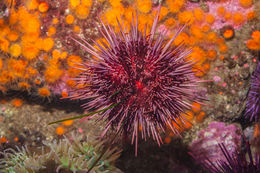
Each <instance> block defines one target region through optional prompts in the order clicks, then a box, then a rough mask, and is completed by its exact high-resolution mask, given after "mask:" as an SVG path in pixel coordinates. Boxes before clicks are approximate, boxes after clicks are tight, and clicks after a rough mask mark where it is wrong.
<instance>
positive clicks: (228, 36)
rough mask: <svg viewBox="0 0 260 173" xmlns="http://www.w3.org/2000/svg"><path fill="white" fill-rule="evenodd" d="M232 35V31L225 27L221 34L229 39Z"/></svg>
mask: <svg viewBox="0 0 260 173" xmlns="http://www.w3.org/2000/svg"><path fill="white" fill-rule="evenodd" d="M233 35H234V31H233V30H232V29H227V30H226V31H225V32H224V33H223V36H224V37H225V38H226V39H229V38H231V37H233Z"/></svg>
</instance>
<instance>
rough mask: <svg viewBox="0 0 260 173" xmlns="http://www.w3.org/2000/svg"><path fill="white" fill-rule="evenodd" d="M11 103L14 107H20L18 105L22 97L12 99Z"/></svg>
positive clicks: (20, 103) (20, 104) (21, 102)
mask: <svg viewBox="0 0 260 173" xmlns="http://www.w3.org/2000/svg"><path fill="white" fill-rule="evenodd" d="M12 104H13V105H14V106H15V107H20V106H22V104H23V101H22V99H13V100H12Z"/></svg>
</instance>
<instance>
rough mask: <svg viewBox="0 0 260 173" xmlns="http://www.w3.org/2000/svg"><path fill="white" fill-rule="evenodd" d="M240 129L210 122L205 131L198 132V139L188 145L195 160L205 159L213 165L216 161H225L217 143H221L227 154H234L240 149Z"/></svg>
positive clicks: (222, 123) (232, 125)
mask: <svg viewBox="0 0 260 173" xmlns="http://www.w3.org/2000/svg"><path fill="white" fill-rule="evenodd" d="M240 141H241V129H240V128H239V127H238V126H236V125H234V124H231V125H225V123H224V122H216V121H214V122H211V123H210V124H209V125H208V127H207V128H206V129H203V130H201V131H199V132H198V139H196V140H194V141H193V142H192V144H191V145H190V149H191V151H192V153H193V155H195V156H196V158H197V160H199V161H203V160H205V159H206V158H208V159H209V160H211V161H212V162H213V163H214V162H215V161H217V160H225V157H224V155H223V153H221V149H220V148H219V145H218V144H219V143H223V144H224V145H225V146H226V148H227V150H228V152H234V151H235V150H237V149H238V148H239V147H240V145H241V144H240V143H241V142H240Z"/></svg>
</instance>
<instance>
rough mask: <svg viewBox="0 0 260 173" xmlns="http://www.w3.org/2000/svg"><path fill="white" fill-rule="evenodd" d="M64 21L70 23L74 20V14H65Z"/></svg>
mask: <svg viewBox="0 0 260 173" xmlns="http://www.w3.org/2000/svg"><path fill="white" fill-rule="evenodd" d="M65 20H66V23H67V24H72V23H73V22H74V16H72V15H71V14H69V15H67V16H66V19H65Z"/></svg>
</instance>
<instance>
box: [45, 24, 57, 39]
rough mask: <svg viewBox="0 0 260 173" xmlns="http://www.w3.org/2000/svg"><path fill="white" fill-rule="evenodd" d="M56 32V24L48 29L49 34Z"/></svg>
mask: <svg viewBox="0 0 260 173" xmlns="http://www.w3.org/2000/svg"><path fill="white" fill-rule="evenodd" d="M55 33H56V28H55V27H54V26H51V27H50V28H49V29H48V34H47V35H48V36H49V37H50V36H52V35H54V34H55Z"/></svg>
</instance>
